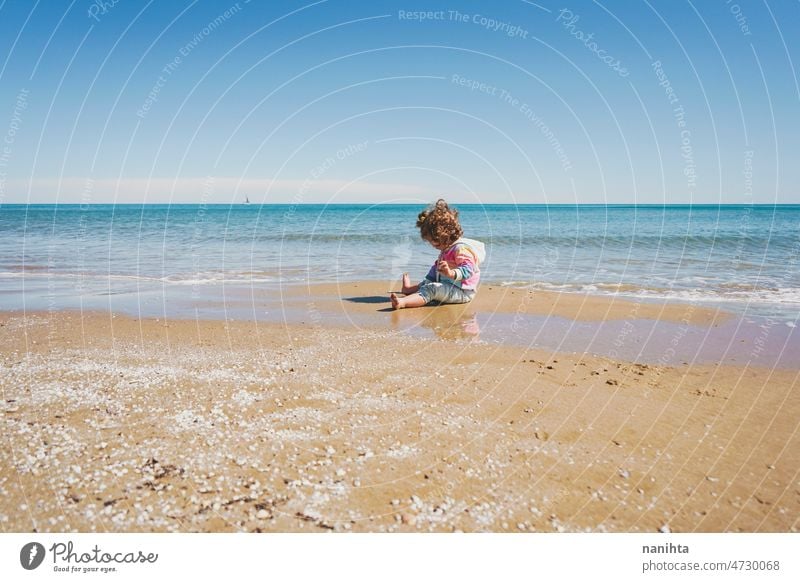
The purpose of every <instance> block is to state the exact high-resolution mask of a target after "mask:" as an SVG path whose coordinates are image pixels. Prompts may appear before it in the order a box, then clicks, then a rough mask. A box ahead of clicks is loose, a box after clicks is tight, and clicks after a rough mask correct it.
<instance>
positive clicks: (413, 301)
mask: <svg viewBox="0 0 800 582" xmlns="http://www.w3.org/2000/svg"><path fill="white" fill-rule="evenodd" d="M389 298H390V299H391V300H392V308H394V309H405V308H406V307H422V306H423V305H425V299H423V297H422V295H420V294H419V293H413V294H411V295H409V296H407V297H398V296H397V295H396V294H394V293H392V294H391V295H389Z"/></svg>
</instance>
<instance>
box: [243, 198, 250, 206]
mask: <svg viewBox="0 0 800 582" xmlns="http://www.w3.org/2000/svg"><path fill="white" fill-rule="evenodd" d="M244 203H245V204H250V198H248V197H247V196H245V197H244Z"/></svg>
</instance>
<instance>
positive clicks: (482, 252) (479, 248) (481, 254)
mask: <svg viewBox="0 0 800 582" xmlns="http://www.w3.org/2000/svg"><path fill="white" fill-rule="evenodd" d="M456 244H463V245H467V246H468V247H469V248H470V250H471V251H472V252H473V254H474V255H475V257H476V258H477V259H478V262H479V263H482V262H483V261H485V260H486V245H484V244H483V243H482V242H481V241H479V240H474V239H471V238H460V239H458V240H457V241H456Z"/></svg>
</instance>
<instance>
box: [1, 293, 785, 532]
mask: <svg viewBox="0 0 800 582" xmlns="http://www.w3.org/2000/svg"><path fill="white" fill-rule="evenodd" d="M310 291H311V292H313V293H315V295H314V296H315V297H322V298H321V299H319V300H318V305H317V309H318V310H319V313H322V314H330V313H332V314H333V315H331V317H332V318H333V319H336V317H344V318H345V321H349V322H350V324H349V325H347V326H342V325H338V324H336V325H327V324H318V323H315V322H314V321H312V320H309V321H307V322H306V323H305V324H303V323H292V324H285V323H279V322H261V321H255V322H253V321H251V322H246V321H224V320H217V321H213V320H191V319H189V320H186V319H169V320H167V321H164V320H163V319H162V318H159V319H147V318H145V319H136V318H130V317H125V316H123V315H115V314H110V313H83V314H81V313H76V312H59V313H54V314H49V313H39V314H28V315H27V316H23V315H22V314H14V313H2V314H0V337H2V340H3V341H2V346H3V347H2V350H0V354H1V356H0V357H2V374H1V375H0V381H1V382H2V391H3V398H4V401H3V406H4V411H3V420H4V438H5V442H6V443H8V446H7V447H5V448H4V449H3V454H2V457H1V458H0V466H1V467H2V472H0V475H3V478H2V481H0V499H2V500H3V501H2V508H1V509H0V526H2V527H3V530H4V531H33V530H36V531H40V532H41V531H50V532H56V531H332V530H333V531H442V532H444V531H644V532H647V531H652V532H655V531H658V530H659V529H661V528H663V527H665V526H666V527H669V528H670V530H671V531H797V527H798V525H797V522H796V519H794V517H793V516H794V515H796V507H797V505H798V503H800V491H797V490H796V487H795V484H794V483H793V479H794V478H795V476H796V474H797V471H798V468H799V467H800V453H798V451H800V446H798V444H800V443H798V440H799V439H800V436H798V434H797V431H796V418H798V416H800V409H798V404H797V403H798V402H800V398H798V382H797V378H798V376H797V371H796V370H789V369H773V368H769V367H757V366H752V365H751V366H731V365H721V364H696V363H695V364H690V365H684V364H681V363H680V362H678V361H675V362H671V363H670V365H649V364H645V363H630V362H625V361H622V360H614V359H609V358H604V357H598V356H592V355H587V354H583V353H578V354H568V353H557V352H554V351H552V350H549V349H541V348H535V347H530V346H517V345H503V344H497V343H489V342H484V341H478V342H476V341H473V340H471V339H464V338H463V337H461V336H459V337H456V338H455V339H456V341H449V340H448V339H447V337H446V334H445V335H444V336H442V335H439V334H436V333H432V334H428V336H425V337H423V336H420V335H418V334H416V335H415V334H414V333H406V332H405V331H404V328H402V326H401V327H398V328H397V329H392V328H391V327H389V328H387V327H386V325H385V319H383V320H380V321H383V322H384V324H383V328H380V327H379V326H378V327H376V326H372V325H365V324H361V323H358V322H360V321H361V319H359V318H361V317H362V316H363V317H364V318H366V319H367V320H369V321H376V319H375V318H376V314H379V316H380V317H383V318H386V317H387V316H388V319H389V322H390V324H391V317H392V314H391V313H388V312H387V313H383V312H381V311H379V310H380V309H383V307H382V306H381V304H380V303H370V302H365V303H358V302H346V301H342V300H341V297H343V296H350V291H352V289H350V288H344V289H343V288H341V287H337V289H327V290H320V289H311V290H310ZM322 291H326V293H327V292H328V291H329V292H330V296H329V299H325V297H327V296H328V295H326V293H322ZM361 291H362V292H363V293H360V294H359V295H357V296H359V297H373V296H375V295H372V294H371V293H372V292H373V288H372V287H369V288H368V289H366V288H365V289H361ZM337 297H338V298H339V299H336V298H337ZM293 300H295V301H297V302H299V303H302V301H303V298H302V296H300V295H296V296H294V297H293ZM328 302H331V303H333V304H339V307H338V308H334V306H333V305H328ZM476 304H477V300H476ZM478 305H479V304H478ZM542 305H543V306H545V307H546V306H549V305H550V304H549V303H547V304H546V305H545V304H542ZM565 305H566V304H562V306H561V307H560V308H559V309H566V307H565ZM453 307H455V308H463V307H464V306H447V307H438V308H429V309H420V310H416V311H417V312H418V313H419V316H425V317H426V318H430V317H432V316H435V315H436V314H438V315H440V316H441V315H446V316H447V317H449V318H450V319H449V320H448V321H451V322H452V321H455V323H451V327H453V326H456V327H458V329H461V324H460V322H459V320H458V318H454V317H452V312H453V311H457V310H458V309H456V310H453V309H451V308H453ZM506 307H508V305H507V304H506ZM572 307H573V308H575V309H578V311H576V312H575V313H577V314H580V313H585V314H586V316H587V317H588V316H589V315H591V314H592V313H594V314H597V310H596V309H595V310H594V311H591V310H590V311H586V312H584V311H583V310H584V309H585V308H584V307H580V305H577V306H575V305H573V306H572ZM595 307H596V306H595ZM616 307H617V308H618V307H620V306H619V305H617V306H616ZM625 307H626V308H627V307H630V306H625ZM337 309H338V310H340V311H341V313H338V314H337V311H336V310H337ZM623 312H624V310H623ZM611 313H613V309H612V311H611ZM395 314H396V315H398V316H403V315H406V313H399V314H397V313H396V312H395ZM448 314H450V315H448ZM551 317H556V316H551ZM337 321H340V320H337ZM438 321H439V323H436V324H434V327H435V326H436V325H438V326H439V327H440V328H442V327H447V326H446V325H445V324H446V321H445V323H442V321H443V320H441V319H440V320H438ZM622 321H624V320H622ZM653 321H656V320H653ZM713 321H714V320H713V319H712V320H705V322H706V324H708V325H713ZM656 324H657V325H667V324H669V322H667V321H660V322H659V321H656ZM425 329H426V330H427V329H429V328H425ZM443 338H444V339H443ZM23 507H24V509H20V508H23Z"/></svg>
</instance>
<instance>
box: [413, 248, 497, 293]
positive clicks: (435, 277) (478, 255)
mask: <svg viewBox="0 0 800 582" xmlns="http://www.w3.org/2000/svg"><path fill="white" fill-rule="evenodd" d="M441 260H445V261H447V262H448V263H449V264H450V265H451V266H452V265H455V266H454V267H453V268H454V269H455V271H456V278H455V279H450V278H448V277H445V276H444V275H442V274H441V273H439V271H438V270H437V269H436V265H437V264H438V263H439V261H441ZM484 260H486V247H485V246H484V244H483V243H482V242H480V241H477V240H472V239H471V238H460V239H458V240H457V241H456V242H454V243H453V244H452V245H450V246H449V247H447V248H446V249H445V250H443V251H442V252H441V253H439V257H438V258H437V259H436V262H435V263H433V266H432V267H431V268H430V270H429V271H428V274H427V275H425V278H426V279H428V280H429V281H441V282H443V283H450V284H451V285H455V286H456V287H460V288H461V289H464V290H466V291H475V290H476V289H477V288H478V282H479V281H480V279H481V270H480V264H481V263H482V262H483V261H484Z"/></svg>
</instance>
